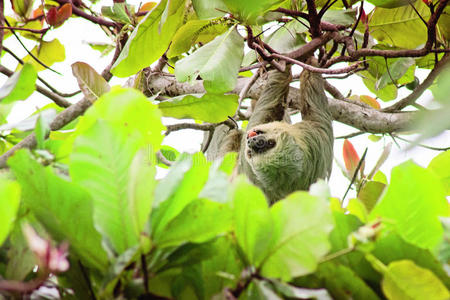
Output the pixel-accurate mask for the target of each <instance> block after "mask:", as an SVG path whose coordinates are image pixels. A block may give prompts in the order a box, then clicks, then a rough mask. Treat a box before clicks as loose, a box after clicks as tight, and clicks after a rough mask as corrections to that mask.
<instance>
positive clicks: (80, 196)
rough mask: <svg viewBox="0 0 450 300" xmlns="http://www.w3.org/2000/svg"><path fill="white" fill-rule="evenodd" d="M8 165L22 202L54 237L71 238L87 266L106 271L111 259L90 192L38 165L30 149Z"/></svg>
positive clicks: (23, 151)
mask: <svg viewBox="0 0 450 300" xmlns="http://www.w3.org/2000/svg"><path fill="white" fill-rule="evenodd" d="M8 165H9V167H10V168H11V169H12V171H13V173H14V175H15V176H16V178H17V181H18V182H19V183H20V185H21V187H22V194H23V196H22V199H23V202H24V203H25V205H27V207H28V208H29V209H30V210H31V211H32V212H33V214H34V215H35V216H36V218H37V219H38V220H39V221H40V222H41V223H42V225H44V227H45V229H46V230H47V231H48V232H49V233H50V234H51V235H52V237H53V238H54V239H55V240H57V241H68V242H69V244H70V247H71V249H72V250H73V251H74V253H75V254H76V255H77V256H78V257H79V258H80V259H81V260H82V261H83V262H84V263H85V264H86V265H88V266H90V267H95V268H97V269H100V270H104V269H105V268H106V266H107V264H108V258H107V256H106V252H105V251H104V250H103V249H102V246H101V236H100V234H99V233H98V232H97V231H96V229H95V228H94V222H93V218H92V215H93V211H92V202H91V201H92V200H91V198H90V196H89V194H88V193H86V192H85V191H84V190H83V189H82V188H81V187H80V186H78V185H77V184H75V183H72V182H69V181H66V180H64V179H62V178H60V177H58V176H56V175H55V174H53V172H52V171H51V169H50V168H44V167H43V166H41V165H40V164H38V163H37V162H36V161H35V160H34V159H33V158H32V157H31V153H30V152H29V151H28V150H19V151H17V152H16V153H15V154H14V156H12V157H11V158H10V159H9V160H8Z"/></svg>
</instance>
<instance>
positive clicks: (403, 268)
mask: <svg viewBox="0 0 450 300" xmlns="http://www.w3.org/2000/svg"><path fill="white" fill-rule="evenodd" d="M381 286H382V288H383V292H384V294H385V295H386V297H387V298H388V299H392V300H403V299H405V300H413V299H417V300H419V299H433V300H446V299H449V298H450V293H449V292H448V290H447V288H446V287H445V286H444V285H443V284H442V282H440V281H439V279H438V278H436V276H435V275H434V274H433V273H432V272H431V271H430V270H427V269H424V268H421V267H419V266H417V265H416V264H415V263H414V262H412V261H410V260H400V261H395V262H392V263H390V264H389V265H388V266H387V270H386V271H385V273H384V278H383V281H382V283H381Z"/></svg>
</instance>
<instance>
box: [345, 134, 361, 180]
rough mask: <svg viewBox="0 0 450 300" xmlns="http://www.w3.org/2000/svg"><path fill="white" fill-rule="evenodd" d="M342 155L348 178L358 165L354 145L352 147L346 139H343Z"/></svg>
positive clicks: (357, 156)
mask: <svg viewBox="0 0 450 300" xmlns="http://www.w3.org/2000/svg"><path fill="white" fill-rule="evenodd" d="M342 155H343V157H344V163H345V168H346V169H347V173H348V175H349V176H350V178H352V177H353V174H354V173H355V171H356V168H357V167H358V163H359V155H358V153H357V152H356V150H355V147H353V144H352V143H351V142H350V141H349V140H347V139H345V140H344V146H343V149H342Z"/></svg>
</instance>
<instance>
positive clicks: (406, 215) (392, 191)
mask: <svg viewBox="0 0 450 300" xmlns="http://www.w3.org/2000/svg"><path fill="white" fill-rule="evenodd" d="M436 182H439V180H438V179H437V178H436V176H435V175H434V174H433V173H432V172H431V171H429V170H425V169H422V168H421V167H419V166H417V165H416V164H414V163H413V162H411V161H408V162H405V163H403V164H401V165H399V166H397V167H395V168H394V169H392V174H391V184H390V185H389V187H388V189H387V192H386V194H385V195H384V196H383V198H382V199H381V200H380V201H379V202H378V203H377V205H376V206H375V208H374V209H373V211H372V213H371V214H370V217H369V218H370V219H372V220H373V219H376V218H377V217H381V218H382V220H383V221H384V224H385V225H386V226H388V227H391V226H394V228H395V229H396V230H397V232H398V233H399V234H400V235H401V236H402V237H403V238H404V239H405V240H406V241H408V242H410V243H412V244H414V245H417V246H419V247H422V248H429V249H431V248H433V247H434V246H436V245H437V244H438V243H439V241H440V240H441V238H442V233H443V229H442V226H441V224H440V222H439V216H445V215H447V213H448V204H447V200H446V199H445V192H444V189H443V187H442V185H440V184H436Z"/></svg>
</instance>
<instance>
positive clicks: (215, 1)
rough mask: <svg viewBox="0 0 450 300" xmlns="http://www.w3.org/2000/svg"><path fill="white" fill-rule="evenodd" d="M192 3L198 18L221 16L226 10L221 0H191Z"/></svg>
mask: <svg viewBox="0 0 450 300" xmlns="http://www.w3.org/2000/svg"><path fill="white" fill-rule="evenodd" d="M192 5H193V6H194V10H195V12H196V13H197V16H198V18H199V19H200V20H204V19H211V18H217V17H222V16H223V15H225V13H226V11H227V6H226V5H225V4H224V3H223V1H222V0H192Z"/></svg>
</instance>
